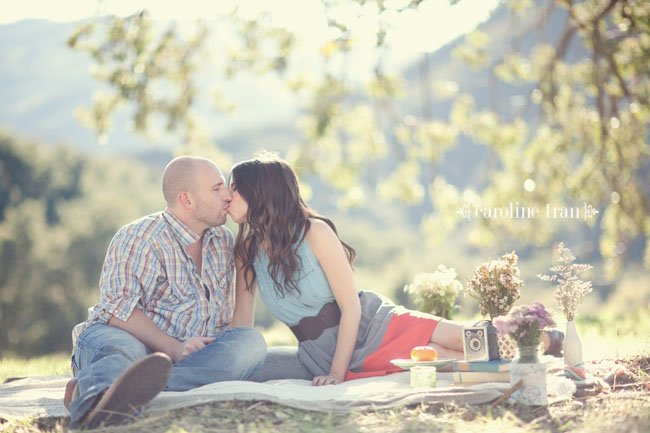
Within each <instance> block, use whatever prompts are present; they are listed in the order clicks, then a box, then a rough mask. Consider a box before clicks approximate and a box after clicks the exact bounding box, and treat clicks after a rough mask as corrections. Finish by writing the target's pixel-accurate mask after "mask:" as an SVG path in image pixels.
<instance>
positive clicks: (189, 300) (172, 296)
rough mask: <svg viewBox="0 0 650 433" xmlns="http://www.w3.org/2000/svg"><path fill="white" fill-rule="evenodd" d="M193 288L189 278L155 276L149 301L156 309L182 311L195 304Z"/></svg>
mask: <svg viewBox="0 0 650 433" xmlns="http://www.w3.org/2000/svg"><path fill="white" fill-rule="evenodd" d="M195 291H196V290H195V289H194V287H193V286H192V282H191V281H190V280H189V278H181V279H180V280H178V281H173V280H170V279H169V278H168V277H167V275H165V274H160V275H158V277H156V288H155V290H154V293H153V296H152V297H151V303H152V304H154V305H155V308H156V309H162V310H167V311H173V312H182V311H185V310H187V309H189V308H192V307H193V306H194V305H196V298H195V296H196V294H195Z"/></svg>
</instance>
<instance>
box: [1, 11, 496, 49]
mask: <svg viewBox="0 0 650 433" xmlns="http://www.w3.org/2000/svg"><path fill="white" fill-rule="evenodd" d="M408 2H409V1H408V0H385V4H386V5H387V6H389V7H391V6H392V7H400V6H403V5H404V4H407V3H408ZM500 3H501V0H462V1H460V2H459V3H458V4H456V5H454V6H451V5H450V4H449V0H428V1H424V2H422V4H420V6H419V7H418V9H417V10H409V11H407V12H404V13H401V14H392V15H391V14H384V18H385V19H386V20H387V21H389V22H390V24H391V25H392V26H393V29H392V31H391V32H390V40H389V41H388V42H389V43H390V44H391V45H393V46H394V47H395V48H396V49H397V50H399V51H403V52H404V51H405V52H406V54H410V53H414V52H422V51H434V50H435V49H437V48H439V47H440V46H442V45H444V44H445V43H447V42H449V41H451V40H452V39H454V38H456V37H457V36H459V35H462V34H464V33H467V32H468V31H471V30H472V29H474V28H475V27H476V25H477V24H478V23H480V22H482V21H484V20H486V19H487V18H488V17H489V14H490V12H491V11H492V10H494V9H495V8H496V7H497V6H498V5H499V4H500ZM224 5H229V6H236V7H237V8H238V9H239V12H240V13H242V14H244V15H246V14H249V15H250V16H255V15H256V14H257V13H258V12H259V11H261V10H268V11H270V12H271V14H270V16H271V20H272V22H273V24H274V25H277V26H281V27H284V28H286V29H287V30H290V31H293V32H295V33H297V34H299V35H301V36H302V37H303V38H305V39H307V40H310V41H311V42H313V43H320V42H322V41H325V40H327V39H328V38H330V37H331V31H332V30H331V29H329V30H328V29H327V25H326V22H327V21H326V17H325V15H324V12H323V6H322V2H321V0H272V1H269V0H240V1H230V2H224V1H206V0H139V1H138V0H59V1H52V0H21V1H17V2H11V3H8V4H5V5H3V7H2V12H1V13H0V25H1V24H8V23H11V22H15V21H19V20H22V19H28V18H37V19H47V20H51V21H57V22H66V21H77V20H81V19H84V18H89V17H93V16H97V15H104V14H115V15H119V16H127V15H131V14H133V13H135V12H137V11H139V10H142V9H146V10H147V11H148V12H149V13H150V14H151V16H152V18H153V19H155V20H161V21H169V20H176V21H194V20H196V19H200V18H201V19H209V18H210V17H215V16H217V15H218V14H219V13H220V12H222V11H223V8H224ZM333 13H334V14H335V16H336V17H337V18H338V19H340V20H342V21H344V22H346V23H347V24H348V25H349V27H350V28H351V30H352V31H353V33H355V34H356V35H357V38H358V40H357V43H358V44H360V46H364V45H367V46H368V47H372V45H373V43H374V41H375V39H374V37H375V33H376V26H377V20H376V6H375V5H374V3H372V2H369V3H368V4H366V5H364V6H360V5H358V4H357V3H354V2H347V1H340V6H338V7H336V8H334V10H333ZM413 35H418V36H421V37H417V38H414V37H413Z"/></svg>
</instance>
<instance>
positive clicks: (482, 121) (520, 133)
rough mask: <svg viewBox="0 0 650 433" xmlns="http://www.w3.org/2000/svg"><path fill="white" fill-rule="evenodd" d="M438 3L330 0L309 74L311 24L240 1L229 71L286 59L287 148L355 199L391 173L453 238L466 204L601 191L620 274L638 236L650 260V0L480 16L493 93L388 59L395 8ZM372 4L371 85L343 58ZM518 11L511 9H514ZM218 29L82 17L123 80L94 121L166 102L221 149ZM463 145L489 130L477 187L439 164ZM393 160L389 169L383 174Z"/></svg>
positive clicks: (611, 253) (389, 191)
mask: <svg viewBox="0 0 650 433" xmlns="http://www.w3.org/2000/svg"><path fill="white" fill-rule="evenodd" d="M432 1H435V0H404V1H401V2H399V1H398V2H387V1H384V0H354V1H348V2H342V1H336V0H332V1H330V0H323V2H322V5H323V8H324V11H325V14H326V16H327V18H328V24H329V27H330V29H331V33H332V34H333V35H334V36H333V37H332V39H331V40H330V41H328V42H327V43H326V44H325V45H324V46H323V47H322V49H321V50H320V52H319V53H318V54H317V58H315V59H314V61H313V64H314V65H316V66H315V71H314V70H312V71H311V72H310V74H302V75H301V74H300V71H297V70H295V69H293V68H292V54H293V53H294V48H295V45H296V36H295V35H292V34H290V33H288V32H287V31H284V30H282V29H277V28H271V27H268V26H266V25H265V20H264V17H263V16H262V17H260V18H258V19H257V20H255V19H252V20H251V19H243V18H241V17H239V15H238V13H237V10H234V11H225V12H224V15H223V16H222V17H219V20H218V21H217V23H218V24H217V25H222V26H224V25H225V26H232V27H233V29H234V30H238V34H239V39H238V41H239V46H238V47H237V48H236V49H233V50H232V51H231V56H230V59H229V62H228V63H227V66H226V67H225V71H224V73H223V74H222V75H216V76H217V82H218V84H219V85H220V86H222V87H223V83H224V82H225V81H224V80H226V79H227V77H228V76H230V75H232V74H235V73H241V72H242V71H252V72H254V73H267V72H269V71H275V72H277V73H280V74H283V76H284V77H285V79H286V82H287V84H288V85H289V86H291V87H292V88H293V89H295V91H296V92H297V93H298V94H300V95H303V96H304V95H307V100H308V101H310V102H309V103H308V104H307V105H306V106H305V107H304V113H305V114H304V116H302V117H301V119H300V120H299V121H298V122H297V128H299V129H300V130H301V132H302V134H303V137H304V142H303V144H302V145H301V146H299V147H298V148H296V149H293V150H292V151H290V152H289V153H288V155H287V157H288V158H289V159H291V160H292V161H294V162H297V163H298V164H297V166H298V167H301V168H302V169H304V170H306V171H312V172H315V173H318V174H319V175H320V176H322V177H323V178H324V179H326V180H327V181H329V182H330V183H331V184H332V185H333V186H335V187H336V188H339V189H340V190H341V191H342V196H341V200H340V203H341V204H342V205H344V206H348V205H353V204H359V203H360V202H362V201H363V198H364V189H363V188H361V187H360V185H364V184H365V185H370V186H371V187H372V186H374V184H377V187H376V193H377V194H378V195H380V196H381V197H383V198H386V199H396V198H397V199H400V200H403V201H405V202H406V203H409V204H416V203H421V202H423V201H428V202H430V203H431V206H432V208H433V211H432V212H431V213H430V215H429V216H427V217H426V218H425V219H424V221H423V223H422V228H423V230H424V231H425V232H426V233H428V235H429V237H430V238H432V239H437V240H441V239H443V238H444V237H443V235H446V234H449V233H451V232H453V231H454V230H456V229H457V228H458V225H459V223H460V222H461V221H462V219H461V218H459V216H458V214H457V213H458V212H459V210H462V208H463V206H467V205H469V206H471V207H472V209H479V208H481V209H482V208H487V209H492V208H499V207H502V206H507V205H508V204H509V203H511V202H512V203H517V204H522V205H523V204H525V206H526V207H530V208H532V207H536V208H538V209H540V210H541V211H542V212H544V211H545V207H546V206H547V205H552V206H553V207H562V208H566V209H569V208H580V209H583V205H584V212H585V213H586V212H587V211H588V210H590V209H589V208H587V205H590V206H592V208H593V209H595V210H597V211H598V212H599V213H598V214H597V216H596V217H595V218H591V219H587V222H588V224H589V225H590V226H591V227H592V228H593V230H594V231H595V233H596V234H597V236H598V243H599V247H600V253H601V254H602V256H603V257H604V258H605V259H606V260H607V262H606V263H607V269H608V271H609V274H610V275H614V274H615V273H616V272H617V271H618V270H619V269H620V267H621V264H622V257H624V255H625V250H626V245H629V244H630V243H631V242H632V241H634V240H635V239H639V238H642V239H643V240H644V242H645V265H646V266H647V267H650V243H649V242H648V241H647V238H648V235H649V234H650V217H648V215H649V211H650V204H649V202H648V197H649V196H650V191H648V189H649V187H648V185H650V179H649V177H650V173H649V172H650V170H649V161H650V159H649V158H648V156H649V147H648V129H647V125H648V123H649V120H650V104H648V100H649V98H650V65H649V64H648V62H647V58H648V52H649V50H650V4H649V3H648V2H646V1H643V0H606V1H605V0H583V1H573V0H562V1H553V0H548V1H546V2H545V3H544V4H541V5H537V6H533V5H532V2H530V1H529V0H510V1H509V2H508V4H507V6H503V8H502V9H500V10H498V11H497V12H495V14H494V17H493V19H497V18H498V17H499V16H500V17H501V19H502V22H501V23H502V27H503V26H504V25H513V26H514V28H513V30H512V31H510V32H509V38H508V39H509V40H503V39H498V38H496V39H495V38H492V39H491V38H490V35H489V34H488V33H486V32H484V31H481V30H477V31H474V32H472V33H470V34H468V35H467V37H466V43H465V44H464V45H463V46H460V47H458V48H457V49H456V50H455V51H454V55H455V56H456V58H458V59H462V60H463V61H464V62H466V63H467V66H466V68H472V69H475V70H482V71H483V72H476V73H477V74H483V75H482V76H483V77H487V79H488V80H489V82H490V83H491V85H490V101H491V103H489V104H482V103H479V102H477V100H476V99H475V98H474V97H473V96H472V95H470V94H467V93H463V92H461V91H459V85H458V83H454V82H452V81H447V82H436V83H431V82H430V81H431V78H430V75H431V73H430V69H431V65H429V63H428V60H429V56H428V55H425V56H424V57H423V60H422V62H421V64H420V71H421V73H420V82H419V83H411V82H409V80H407V79H406V77H405V76H404V75H403V74H402V73H401V71H398V72H397V73H395V72H394V71H387V70H386V68H385V66H384V65H385V62H384V60H385V56H386V55H387V53H389V51H390V47H389V44H390V43H389V41H390V33H391V31H392V29H391V19H392V18H393V17H395V16H397V15H400V14H403V13H410V11H413V10H415V11H417V10H419V8H423V7H426V6H427V4H429V3H430V2H432ZM452 3H460V2H457V1H452ZM342 7H347V8H349V10H350V11H352V13H351V14H348V16H351V18H350V19H349V20H348V19H346V18H345V14H343V15H341V14H340V13H339V12H340V9H341V8H342ZM505 8H507V10H506V9H505ZM355 14H356V15H357V16H355ZM358 15H364V16H366V17H367V16H371V17H372V19H374V20H375V22H376V35H375V36H376V44H375V45H376V48H375V49H376V51H377V53H378V54H377V59H378V60H377V63H376V66H375V67H374V73H373V77H372V79H370V80H369V81H367V82H363V83H357V82H354V81H353V80H351V79H349V77H347V76H346V72H345V68H340V67H338V66H340V65H341V64H343V63H345V62H346V61H354V56H355V44H356V43H357V40H358V39H356V38H355V37H356V36H357V35H355V34H354V30H353V27H352V21H353V20H355V19H357V18H358ZM507 16H510V20H511V22H510V23H508V22H506V21H504V20H503V17H507ZM558 22H559V23H560V26H559V36H558V37H557V38H554V39H553V38H548V39H547V38H545V36H544V35H545V34H548V33H549V32H551V33H552V32H553V31H556V30H558V25H557V23H558ZM206 32H207V26H206V25H205V24H199V25H198V26H197V29H196V32H195V33H194V34H193V35H192V36H190V37H189V38H188V37H186V36H183V34H182V32H180V31H178V30H176V29H175V28H173V27H170V28H168V29H166V30H165V31H162V32H157V31H156V30H155V29H154V27H153V25H152V23H151V21H150V20H149V19H148V18H147V16H146V13H141V14H138V15H135V16H132V17H128V18H116V17H108V18H102V19H99V20H97V21H94V22H92V23H90V24H88V25H86V26H84V27H82V28H81V29H80V30H79V31H78V32H77V33H75V34H74V35H73V36H72V37H71V38H70V45H71V46H72V47H73V48H75V49H80V50H82V51H86V52H89V53H91V54H92V56H93V57H94V58H95V60H96V61H97V65H98V70H99V71H100V75H99V77H98V78H99V79H100V80H102V81H103V82H105V83H108V84H109V88H110V89H111V91H112V94H110V96H108V97H104V98H98V100H97V101H96V103H95V105H94V106H93V108H92V110H91V111H89V112H87V113H91V114H92V115H86V116H85V117H86V119H87V120H90V121H91V122H90V123H91V124H92V125H94V127H95V129H96V130H97V131H98V133H100V134H103V133H105V132H106V131H107V126H106V125H107V122H108V119H110V117H111V115H112V112H113V111H114V109H115V107H117V105H119V104H120V103H122V102H123V101H130V102H131V103H133V104H134V106H135V107H136V110H135V115H134V124H135V129H136V130H141V131H146V129H147V126H148V125H150V122H148V121H147V119H149V118H150V116H151V115H153V116H155V115H156V113H158V114H162V117H163V118H164V119H166V120H167V122H166V124H167V128H168V130H169V131H170V132H174V131H180V132H181V135H182V136H183V137H184V143H185V144H184V145H185V146H206V148H214V146H211V145H210V140H209V138H208V137H209V134H208V133H206V132H205V131H204V130H201V129H200V128H199V127H198V125H200V121H198V120H197V117H198V116H197V110H195V108H193V107H196V106H197V105H198V103H197V100H196V96H197V95H198V94H199V92H198V90H197V89H198V88H199V87H198V86H197V84H196V83H197V76H198V75H197V71H198V69H199V65H200V64H201V63H202V59H203V58H204V57H203V56H204V54H205V53H206V50H207V47H206V46H205V45H203V43H204V41H205V40H206V34H207V33H206ZM413 37H414V38H417V37H418V35H415V34H414V35H413ZM224 51H227V49H226V48H224ZM296 71H297V72H296ZM161 87H162V88H166V89H168V91H167V92H163V93H162V94H163V95H164V97H163V98H159V99H156V98H152V97H151V95H152V94H153V93H155V89H160V88H161ZM414 88H415V90H414ZM431 88H434V90H433V91H432V90H430V89H431ZM413 94H415V95H417V97H418V99H419V100H421V107H420V110H418V111H420V113H421V114H418V113H417V111H416V109H417V107H414V106H413V104H412V103H411V101H412V100H413V98H409V97H406V96H407V95H413ZM434 94H435V95H437V97H439V98H442V101H447V102H441V104H442V103H447V104H449V111H448V116H446V118H445V117H442V116H441V117H439V118H434V117H433V116H432V110H431V105H432V95H434ZM217 95H218V96H217V98H218V101H219V104H218V105H220V106H221V107H223V106H224V105H228V104H225V103H224V101H225V96H224V93H223V92H222V91H219V92H217ZM512 95H519V100H520V101H521V102H522V103H521V104H520V105H519V106H518V107H514V108H513V107H512V106H511V105H510V104H509V103H508V101H507V99H506V98H507V97H509V96H512ZM197 131H200V133H197ZM459 143H461V144H463V145H464V146H465V147H467V143H473V147H471V148H472V149H475V150H477V151H479V152H482V153H483V154H485V155H486V158H485V159H484V161H482V162H480V163H479V164H477V165H475V166H474V167H472V169H473V170H475V171H476V172H477V173H479V175H478V176H477V177H476V178H475V179H473V182H470V183H469V184H467V185H462V186H459V185H454V184H453V183H451V182H449V180H448V179H447V178H446V177H445V176H444V175H441V174H436V172H438V173H442V172H444V171H445V164H444V163H443V158H444V157H445V156H447V155H449V154H450V152H452V151H453V150H454V148H456V147H457V146H458V145H459ZM378 170H379V171H381V172H382V173H385V172H388V173H389V174H388V175H387V176H382V177H381V178H378V177H377V175H376V174H375V173H376V172H377V171H378ZM475 216H478V217H480V213H476V214H475ZM559 229H560V224H558V220H557V219H553V218H528V219H520V220H513V219H507V218H500V219H497V218H491V219H490V218H478V220H477V221H475V222H474V225H473V226H472V230H471V231H470V234H469V236H470V239H471V240H472V242H474V243H475V244H478V245H485V244H490V243H494V242H496V241H497V240H498V239H500V238H502V237H504V236H507V237H514V238H517V239H521V240H523V241H525V242H529V243H532V244H535V245H542V244H545V243H547V242H548V241H549V240H550V239H552V237H553V235H554V234H556V233H557V232H558V230H559Z"/></svg>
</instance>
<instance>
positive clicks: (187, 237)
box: [163, 209, 208, 248]
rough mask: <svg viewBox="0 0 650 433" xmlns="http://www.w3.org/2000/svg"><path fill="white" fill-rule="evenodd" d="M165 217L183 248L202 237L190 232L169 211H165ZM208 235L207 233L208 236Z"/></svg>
mask: <svg viewBox="0 0 650 433" xmlns="http://www.w3.org/2000/svg"><path fill="white" fill-rule="evenodd" d="M163 217H164V218H165V221H167V224H168V225H169V227H170V228H171V230H172V233H174V235H175V236H176V237H177V238H178V240H179V242H180V243H181V246H182V247H183V248H185V247H187V246H188V245H191V244H193V243H194V242H196V241H197V240H198V239H199V238H200V237H201V236H199V235H197V234H196V233H194V232H193V231H192V230H190V229H189V228H188V227H187V226H186V225H185V224H183V222H182V221H181V220H180V219H178V217H177V216H176V215H174V214H173V213H172V212H171V211H170V210H169V209H165V211H164V212H163ZM207 234H208V233H206V235H207Z"/></svg>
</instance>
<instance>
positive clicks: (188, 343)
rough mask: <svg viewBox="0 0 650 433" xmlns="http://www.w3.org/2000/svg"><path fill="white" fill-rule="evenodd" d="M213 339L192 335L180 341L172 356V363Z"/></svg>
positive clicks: (201, 347)
mask: <svg viewBox="0 0 650 433" xmlns="http://www.w3.org/2000/svg"><path fill="white" fill-rule="evenodd" d="M213 341H214V338H207V337H192V338H190V339H188V340H185V341H183V342H180V347H179V349H177V350H175V351H174V353H173V356H172V360H173V361H174V363H176V362H178V361H180V360H182V359H184V358H186V357H187V356H188V355H190V354H192V353H194V352H196V351H197V350H200V349H203V348H204V347H205V346H206V345H207V344H210V343H212V342H213Z"/></svg>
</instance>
